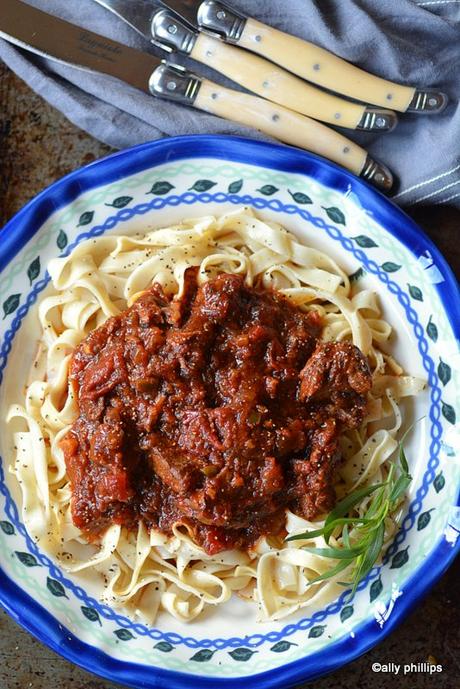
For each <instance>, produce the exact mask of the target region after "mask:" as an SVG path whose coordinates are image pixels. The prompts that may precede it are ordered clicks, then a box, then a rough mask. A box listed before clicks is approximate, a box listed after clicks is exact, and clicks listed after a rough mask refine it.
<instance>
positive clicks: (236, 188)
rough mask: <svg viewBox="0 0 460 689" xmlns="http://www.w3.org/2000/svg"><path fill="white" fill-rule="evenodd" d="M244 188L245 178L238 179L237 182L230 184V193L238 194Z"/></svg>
mask: <svg viewBox="0 0 460 689" xmlns="http://www.w3.org/2000/svg"><path fill="white" fill-rule="evenodd" d="M242 188H243V180H242V179H237V180H236V182H232V183H231V184H229V185H228V193H229V194H238V192H239V191H241V189H242Z"/></svg>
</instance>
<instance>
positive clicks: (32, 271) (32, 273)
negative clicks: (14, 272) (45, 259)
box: [27, 256, 40, 284]
mask: <svg viewBox="0 0 460 689" xmlns="http://www.w3.org/2000/svg"><path fill="white" fill-rule="evenodd" d="M39 275H40V256H37V258H35V259H34V260H33V261H32V263H31V264H30V266H29V267H28V268H27V277H28V278H29V282H30V284H32V283H33V281H34V280H35V278H37V277H38V276H39Z"/></svg>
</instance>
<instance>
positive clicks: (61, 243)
mask: <svg viewBox="0 0 460 689" xmlns="http://www.w3.org/2000/svg"><path fill="white" fill-rule="evenodd" d="M68 241H69V240H68V239H67V235H66V233H65V232H64V230H59V234H58V236H57V239H56V244H57V245H58V249H60V250H61V251H62V250H63V249H65V248H66V246H67V244H68Z"/></svg>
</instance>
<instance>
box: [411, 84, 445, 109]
mask: <svg viewBox="0 0 460 689" xmlns="http://www.w3.org/2000/svg"><path fill="white" fill-rule="evenodd" d="M448 101H449V99H448V97H447V96H446V94H445V93H442V91H422V90H417V91H416V92H415V93H414V97H413V98H412V100H411V102H410V103H409V106H408V108H407V110H406V112H415V113H418V114H426V115H435V114H437V113H439V112H442V111H443V110H444V108H445V107H446V105H447V103H448Z"/></svg>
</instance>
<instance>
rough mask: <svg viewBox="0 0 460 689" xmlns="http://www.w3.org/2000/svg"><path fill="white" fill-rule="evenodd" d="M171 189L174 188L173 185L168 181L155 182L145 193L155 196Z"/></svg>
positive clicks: (162, 194)
mask: <svg viewBox="0 0 460 689" xmlns="http://www.w3.org/2000/svg"><path fill="white" fill-rule="evenodd" d="M171 189H175V186H174V185H173V184H170V183H169V182H155V184H154V185H153V186H152V188H151V189H150V191H148V192H147V194H155V196H164V195H165V194H167V193H168V191H171Z"/></svg>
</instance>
